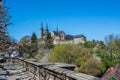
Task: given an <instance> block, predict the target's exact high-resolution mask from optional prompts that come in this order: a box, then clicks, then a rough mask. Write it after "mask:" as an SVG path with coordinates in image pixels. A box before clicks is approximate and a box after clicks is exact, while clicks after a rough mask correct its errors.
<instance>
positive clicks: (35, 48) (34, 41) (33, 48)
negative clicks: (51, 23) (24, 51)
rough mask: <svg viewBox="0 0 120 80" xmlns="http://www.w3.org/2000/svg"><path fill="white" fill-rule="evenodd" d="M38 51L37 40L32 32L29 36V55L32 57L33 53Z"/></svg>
mask: <svg viewBox="0 0 120 80" xmlns="http://www.w3.org/2000/svg"><path fill="white" fill-rule="evenodd" d="M37 51H38V41H37V36H36V34H35V33H33V34H32V37H31V49H30V57H33V56H34V54H35V53H36V52H37Z"/></svg>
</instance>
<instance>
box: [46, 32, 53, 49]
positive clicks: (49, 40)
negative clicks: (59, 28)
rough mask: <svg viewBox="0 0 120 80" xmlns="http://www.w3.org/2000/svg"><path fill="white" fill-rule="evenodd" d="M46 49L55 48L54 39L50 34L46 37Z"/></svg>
mask: <svg viewBox="0 0 120 80" xmlns="http://www.w3.org/2000/svg"><path fill="white" fill-rule="evenodd" d="M45 48H48V49H51V48H53V39H52V37H51V34H50V33H49V32H48V33H47V34H46V37H45Z"/></svg>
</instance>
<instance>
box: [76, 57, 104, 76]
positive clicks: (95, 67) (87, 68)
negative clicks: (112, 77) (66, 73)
mask: <svg viewBox="0 0 120 80" xmlns="http://www.w3.org/2000/svg"><path fill="white" fill-rule="evenodd" d="M105 70H106V67H105V65H104V64H103V63H101V62H99V61H97V60H96V59H93V58H90V59H87V60H86V61H85V62H84V64H82V65H81V66H80V67H78V68H77V69H76V71H77V72H82V73H86V74H89V75H93V76H99V77H101V76H102V74H103V73H104V72H105Z"/></svg>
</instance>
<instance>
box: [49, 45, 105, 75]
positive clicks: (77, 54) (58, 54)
mask: <svg viewBox="0 0 120 80" xmlns="http://www.w3.org/2000/svg"><path fill="white" fill-rule="evenodd" d="M49 61H50V62H62V63H69V64H76V65H78V66H79V67H78V69H76V71H77V72H83V73H87V74H90V75H95V76H101V74H102V73H103V72H104V71H105V70H106V66H105V65H104V63H102V62H101V60H99V59H97V58H96V57H94V56H93V54H92V51H91V50H90V49H87V48H81V47H78V45H75V44H64V45H63V44H61V45H56V46H55V47H54V49H53V51H52V54H51V55H50V57H49Z"/></svg>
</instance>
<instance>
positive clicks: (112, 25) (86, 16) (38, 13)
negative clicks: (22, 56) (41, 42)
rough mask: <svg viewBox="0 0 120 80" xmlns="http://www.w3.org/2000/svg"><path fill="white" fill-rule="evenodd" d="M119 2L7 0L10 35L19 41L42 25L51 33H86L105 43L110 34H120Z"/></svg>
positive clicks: (117, 0) (92, 0) (38, 33)
mask: <svg viewBox="0 0 120 80" xmlns="http://www.w3.org/2000/svg"><path fill="white" fill-rule="evenodd" d="M119 4H120V0H6V5H7V6H9V8H10V10H9V14H10V15H11V16H12V19H11V22H12V25H10V26H8V32H9V34H10V36H12V37H14V38H15V39H17V40H18V41H19V40H20V39H21V38H22V37H23V36H25V35H30V36H31V35H32V33H33V32H35V33H36V35H37V37H38V38H40V25H41V22H42V23H43V26H44V28H45V27H46V24H48V27H49V31H54V30H56V28H57V26H58V29H59V30H63V31H64V32H65V33H66V34H70V35H78V34H83V35H85V36H86V37H87V40H93V39H95V40H103V41H104V37H105V36H107V35H109V34H112V33H114V34H120V30H119V29H120V5H119Z"/></svg>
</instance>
